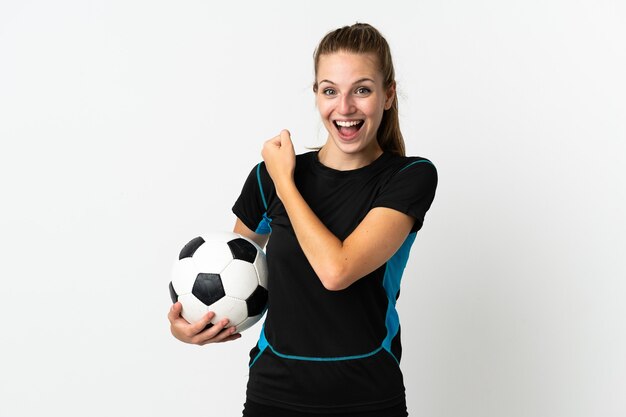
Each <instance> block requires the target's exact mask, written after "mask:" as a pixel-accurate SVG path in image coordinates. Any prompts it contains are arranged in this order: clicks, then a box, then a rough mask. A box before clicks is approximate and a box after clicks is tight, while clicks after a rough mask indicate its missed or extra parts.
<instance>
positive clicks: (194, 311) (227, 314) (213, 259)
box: [169, 232, 267, 332]
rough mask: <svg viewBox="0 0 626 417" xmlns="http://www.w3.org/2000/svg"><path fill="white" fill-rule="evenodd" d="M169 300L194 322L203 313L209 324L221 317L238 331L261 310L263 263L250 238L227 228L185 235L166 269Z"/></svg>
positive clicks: (264, 303)
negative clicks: (210, 316)
mask: <svg viewBox="0 0 626 417" xmlns="http://www.w3.org/2000/svg"><path fill="white" fill-rule="evenodd" d="M169 288H170V296H171V298H172V302H173V303H175V302H177V301H180V303H181V304H182V306H183V309H182V313H181V314H182V316H183V318H184V319H185V320H187V321H188V322H189V323H194V322H196V321H198V320H200V319H201V318H202V316H204V315H205V314H206V313H208V312H209V311H213V312H214V313H215V317H214V318H213V319H212V320H211V323H209V326H212V325H213V324H215V323H217V322H219V321H220V320H222V319H224V318H227V319H228V320H229V324H228V327H230V326H235V327H236V328H237V331H238V332H242V331H244V330H246V329H247V328H249V327H251V326H252V325H253V324H255V323H256V322H258V321H259V320H260V319H261V317H263V314H264V313H265V310H266V309H267V262H266V259H265V253H264V252H263V250H262V249H261V248H260V247H259V246H258V245H257V244H256V243H254V242H253V241H251V240H249V239H247V238H245V237H243V236H241V235H239V234H237V233H231V232H213V233H207V234H204V235H202V236H198V237H196V238H194V239H191V240H190V241H189V242H188V243H187V244H186V245H185V246H184V247H183V248H182V250H181V251H180V255H179V256H178V259H177V260H176V261H174V265H173V267H172V280H171V282H170V285H169Z"/></svg>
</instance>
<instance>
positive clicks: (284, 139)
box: [280, 129, 293, 147]
mask: <svg viewBox="0 0 626 417" xmlns="http://www.w3.org/2000/svg"><path fill="white" fill-rule="evenodd" d="M280 145H281V146H285V145H287V146H292V147H293V143H292V142H291V133H289V131H288V130H287V129H283V130H281V131H280Z"/></svg>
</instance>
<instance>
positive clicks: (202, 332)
mask: <svg viewBox="0 0 626 417" xmlns="http://www.w3.org/2000/svg"><path fill="white" fill-rule="evenodd" d="M209 314H213V317H214V316H215V314H214V313H209ZM207 324H208V323H207ZM226 326H228V319H222V320H220V321H219V322H217V323H215V324H213V325H211V326H210V327H207V326H205V327H204V328H200V329H195V330H197V333H196V334H195V336H193V339H194V343H198V344H205V343H212V342H213V339H214V338H215V337H216V336H217V335H219V334H220V332H221V331H222V330H224V329H225V328H226Z"/></svg>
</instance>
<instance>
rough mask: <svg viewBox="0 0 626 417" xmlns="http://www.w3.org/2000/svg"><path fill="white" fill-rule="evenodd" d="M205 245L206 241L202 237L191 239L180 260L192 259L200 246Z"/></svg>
mask: <svg viewBox="0 0 626 417" xmlns="http://www.w3.org/2000/svg"><path fill="white" fill-rule="evenodd" d="M203 243H204V239H202V238H201V237H200V236H198V237H195V238H193V239H191V240H190V241H189V242H188V243H187V244H186V245H185V246H184V247H183V248H182V249H181V250H180V254H179V255H178V259H179V260H181V259H183V258H191V257H192V256H193V254H194V253H196V251H197V250H198V248H199V247H200V246H202V244H203Z"/></svg>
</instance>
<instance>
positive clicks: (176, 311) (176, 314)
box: [167, 302, 183, 322]
mask: <svg viewBox="0 0 626 417" xmlns="http://www.w3.org/2000/svg"><path fill="white" fill-rule="evenodd" d="M181 311H183V305H182V304H181V303H179V302H176V303H174V304H172V307H170V311H169V312H168V313H167V318H168V319H169V321H170V322H174V321H175V320H177V319H179V318H180V313H181Z"/></svg>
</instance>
